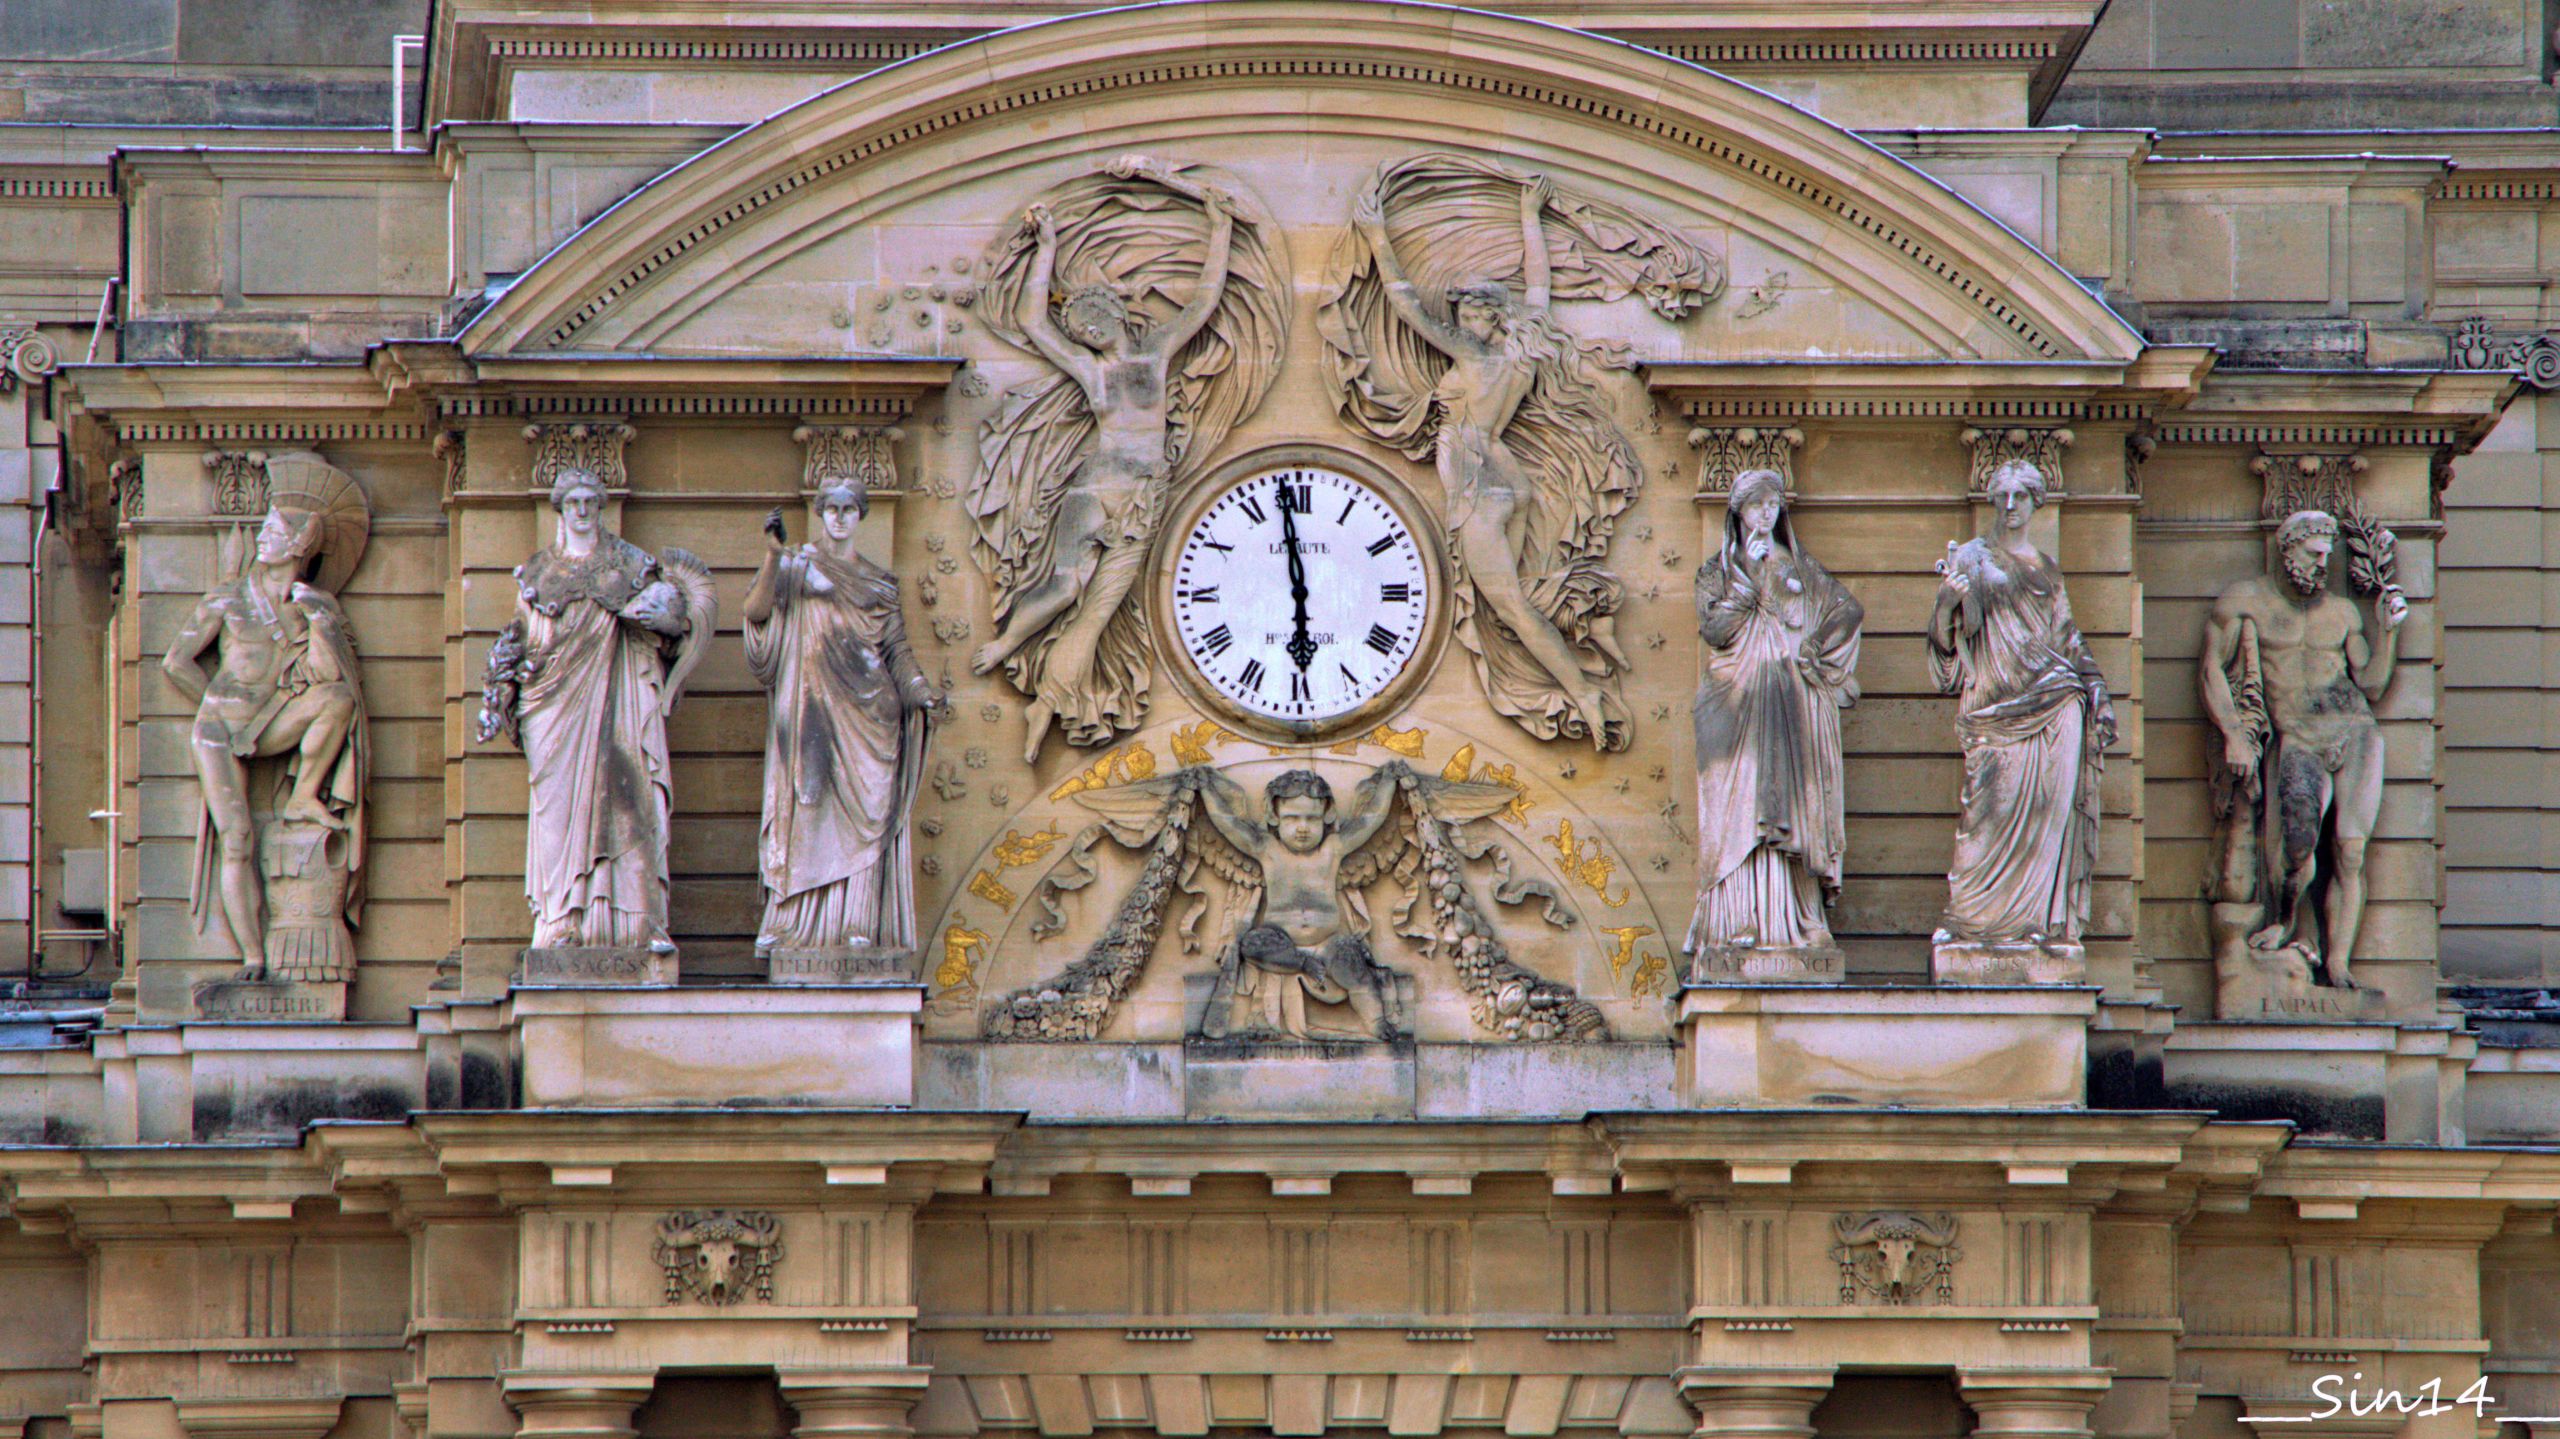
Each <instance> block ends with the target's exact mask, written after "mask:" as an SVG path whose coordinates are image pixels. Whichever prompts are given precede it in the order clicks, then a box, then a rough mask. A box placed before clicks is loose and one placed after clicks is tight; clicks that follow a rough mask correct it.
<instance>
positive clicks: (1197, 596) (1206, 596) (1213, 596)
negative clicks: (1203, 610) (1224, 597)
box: [1183, 585, 1218, 605]
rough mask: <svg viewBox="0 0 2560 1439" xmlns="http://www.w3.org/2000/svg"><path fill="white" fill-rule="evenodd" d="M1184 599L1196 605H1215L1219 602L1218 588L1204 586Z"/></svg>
mask: <svg viewBox="0 0 2560 1439" xmlns="http://www.w3.org/2000/svg"><path fill="white" fill-rule="evenodd" d="M1183 599H1185V600H1187V601H1189V602H1190V603H1192V604H1195V605H1214V604H1216V603H1217V602H1218V587H1217V586H1216V585H1202V586H1201V587H1200V588H1198V589H1196V590H1192V591H1190V592H1189V593H1187V594H1185V595H1184V596H1183Z"/></svg>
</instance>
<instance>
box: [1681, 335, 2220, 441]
mask: <svg viewBox="0 0 2560 1439" xmlns="http://www.w3.org/2000/svg"><path fill="white" fill-rule="evenodd" d="M2213 364H2214V353H2213V351H2212V350H2211V349H2209V348H2206V347H2204V346H2196V345H2183V346H2173V345H2161V346H2153V347H2152V348H2150V349H2147V350H2145V351H2143V352H2142V354H2141V355H2139V356H2138V357H2136V358H2135V359H2134V360H2132V361H2130V362H2124V363H2119V362H2113V361H2106V362H2097V361H2067V360H2056V361H2047V362H2042V363H2035V362H2027V363H2000V362H1992V363H1968V362H1962V361H1920V360H1834V361H1811V362H1806V361H1798V360H1766V361H1760V360H1751V361H1682V362H1673V363H1662V364H1648V365H1646V366H1645V367H1644V378H1645V384H1646V387H1647V388H1648V389H1650V390H1652V392H1653V393H1654V394H1656V395H1659V396H1661V397H1663V398H1665V399H1668V400H1671V401H1673V402H1675V403H1677V404H1680V405H1681V406H1682V407H1683V408H1684V410H1685V412H1686V413H1687V414H1688V415H1689V416H1690V418H1692V419H1696V420H1716V419H1752V418H1769V419H1802V420H1814V419H1881V420H1908V419H1984V420H2037V421H2048V420H2049V421H2056V422H2060V421H2069V420H2084V419H2093V418H2127V417H2140V416H2144V415H2148V414H2149V413H2151V412H2153V411H2156V410H2159V409H2163V408H2168V407H2174V406H2178V405H2183V404H2185V403H2187V402H2188V401H2189V400H2190V399H2191V398H2192V397H2194V396H2195V395H2196V394H2197V393H2198V392H2199V391H2200V390H2201V389H2202V388H2203V387H2204V386H2205V385H2207V384H2208V383H2209V382H2208V380H2207V378H2206V377H2207V376H2208V375H2210V374H2211V372H2212V370H2213Z"/></svg>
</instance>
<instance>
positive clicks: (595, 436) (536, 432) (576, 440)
mask: <svg viewBox="0 0 2560 1439" xmlns="http://www.w3.org/2000/svg"><path fill="white" fill-rule="evenodd" d="M639 433H640V432H639V431H637V430H635V429H633V428H631V427H630V426H629V425H626V424H624V423H622V422H621V421H620V420H577V421H557V422H555V421H536V422H535V423H533V424H530V425H527V426H525V427H524V437H525V439H526V440H527V441H528V442H529V443H531V444H532V446H533V487H534V488H535V489H538V490H548V489H550V488H551V486H552V484H553V482H555V481H557V480H558V479H559V478H560V472H561V471H562V470H585V471H586V472H587V473H588V474H591V475H593V476H595V477H596V479H597V480H598V481H599V482H601V483H602V484H603V485H604V488H605V492H606V493H607V494H612V495H619V494H621V493H622V492H623V491H625V490H628V489H630V488H631V470H630V467H629V466H628V465H626V464H625V463H624V462H623V458H622V447H623V446H624V445H626V444H629V443H630V442H631V440H632V439H633V438H634V437H635V436H637V435H638V434H639Z"/></svg>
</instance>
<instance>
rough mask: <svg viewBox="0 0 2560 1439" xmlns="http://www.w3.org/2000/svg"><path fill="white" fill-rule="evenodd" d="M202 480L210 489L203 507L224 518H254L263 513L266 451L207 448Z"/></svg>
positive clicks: (265, 501) (265, 486)
mask: <svg viewBox="0 0 2560 1439" xmlns="http://www.w3.org/2000/svg"><path fill="white" fill-rule="evenodd" d="M204 477H205V483H206V484H207V485H209V486H210V487H211V489H212V494H211V497H210V500H209V503H208V504H207V506H206V508H207V509H209V510H211V511H212V512H213V513H214V514H216V515H220V516H222V517H224V518H226V519H254V518H256V517H257V516H259V515H263V514H265V513H266V512H267V452H266V451H264V450H207V451H205V452H204Z"/></svg>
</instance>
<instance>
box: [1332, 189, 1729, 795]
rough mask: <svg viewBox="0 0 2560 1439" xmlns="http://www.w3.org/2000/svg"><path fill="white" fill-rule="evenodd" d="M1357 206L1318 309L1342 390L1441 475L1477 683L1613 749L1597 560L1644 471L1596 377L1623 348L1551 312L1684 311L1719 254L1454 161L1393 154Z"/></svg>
mask: <svg viewBox="0 0 2560 1439" xmlns="http://www.w3.org/2000/svg"><path fill="white" fill-rule="evenodd" d="M1352 221H1353V224H1352V229H1351V232H1350V233H1349V234H1348V235H1347V236H1345V238H1344V240H1343V242H1342V245H1341V247H1340V248H1338V249H1337V250H1336V251H1335V254H1334V257H1333V263H1332V265H1331V267H1330V271H1329V276H1330V290H1331V295H1330V298H1328V299H1327V300H1326V302H1325V304H1324V306H1323V308H1322V309H1321V310H1320V311H1319V319H1320V323H1321V325H1322V326H1323V330H1324V338H1325V343H1326V346H1327V348H1328V351H1329V353H1328V355H1327V357H1326V358H1327V361H1328V368H1329V370H1330V371H1331V375H1332V379H1333V382H1334V385H1335V389H1336V404H1337V406H1338V408H1339V410H1340V412H1341V414H1342V417H1343V419H1344V421H1345V422H1346V423H1348V424H1350V425H1351V426H1352V427H1353V428H1354V429H1358V430H1361V431H1363V432H1364V433H1367V434H1369V435H1372V436H1374V437H1376V438H1377V439H1379V440H1382V441H1385V442H1386V443H1388V444H1392V445H1394V446H1396V447H1397V448H1399V449H1401V450H1403V451H1404V452H1405V453H1406V454H1407V455H1409V456H1411V457H1412V458H1414V459H1417V460H1419V459H1422V458H1424V457H1426V456H1428V457H1430V458H1431V460H1432V461H1433V464H1434V466H1435V467H1436V468H1437V469H1438V471H1439V475H1440V484H1441V487H1442V492H1443V495H1444V497H1445V503H1446V505H1447V511H1446V514H1447V522H1448V526H1449V534H1450V541H1451V549H1452V551H1453V554H1454V558H1455V560H1456V568H1457V570H1458V571H1459V574H1460V578H1461V579H1462V580H1463V581H1464V583H1462V584H1460V585H1459V586H1458V587H1457V622H1456V627H1457V633H1458V638H1459V641H1460V642H1461V643H1462V644H1464V645H1465V646H1466V648H1467V651H1468V653H1469V654H1470V655H1472V656H1473V657H1474V661H1475V668H1476V675H1477V678H1478V680H1479V682H1480V683H1481V684H1482V685H1483V687H1484V690H1485V695H1486V698H1487V699H1489V700H1490V701H1491V702H1492V704H1493V707H1494V708H1495V709H1496V710H1499V711H1500V712H1501V713H1503V714H1505V715H1508V716H1510V717H1511V718H1512V719H1513V720H1514V721H1516V722H1517V723H1518V724H1519V725H1520V727H1521V728H1523V729H1525V730H1527V731H1529V732H1530V733H1531V734H1534V735H1536V736H1538V737H1539V738H1541V739H1555V738H1559V737H1564V738H1576V739H1588V740H1590V741H1591V743H1592V745H1593V746H1594V747H1595V748H1598V749H1602V750H1622V749H1625V748H1626V747H1627V743H1628V740H1629V738H1630V724H1629V716H1628V714H1627V710H1626V705H1625V703H1624V701H1623V700H1621V699H1620V698H1619V695H1618V684H1619V676H1620V675H1621V674H1622V673H1623V672H1624V671H1625V670H1626V668H1627V657H1626V654H1625V652H1624V651H1623V650H1621V649H1620V648H1619V647H1618V642H1617V638H1616V635H1615V633H1614V630H1615V626H1616V617H1617V611H1618V605H1619V602H1620V599H1621V586H1620V585H1619V582H1618V578H1617V576H1616V575H1614V574H1612V573H1611V572H1610V571H1609V569H1608V567H1607V560H1608V551H1609V541H1610V537H1611V535H1612V533H1613V532H1614V530H1615V528H1616V523H1617V517H1618V516H1619V515H1620V514H1622V513H1623V512H1624V511H1625V510H1626V508H1627V506H1628V505H1629V504H1630V503H1632V502H1633V501H1634V499H1635V494H1636V490H1637V488H1638V487H1639V486H1640V484H1641V483H1642V479H1643V472H1642V469H1641V468H1640V466H1639V465H1638V463H1637V460H1636V455H1635V450H1634V447H1633V446H1632V445H1630V444H1629V443H1628V441H1627V437H1626V436H1625V435H1624V434H1623V433H1621V432H1620V431H1619V429H1618V427H1617V425H1616V423H1615V422H1614V421H1613V420H1611V419H1610V417H1609V414H1608V408H1607V403H1606V400H1605V398H1604V397H1603V396H1602V395H1601V393H1600V391H1599V389H1598V387H1597V386H1596V385H1595V384H1594V383H1593V380H1592V377H1591V374H1590V361H1591V359H1592V358H1593V357H1594V356H1593V352H1594V351H1599V352H1600V353H1599V356H1598V357H1599V358H1601V359H1603V360H1604V361H1606V362H1611V363H1617V362H1620V356H1619V354H1618V353H1617V351H1616V350H1615V349H1614V348H1610V347H1602V346H1595V345H1591V344H1588V343H1586V342H1584V341H1581V340H1579V339H1577V338H1575V337H1574V336H1573V335H1571V334H1570V333H1568V332H1566V331H1565V330H1564V329H1563V328H1562V327H1561V326H1559V325H1558V324H1557V323H1556V320H1555V316H1554V314H1553V312H1552V310H1551V308H1550V307H1551V305H1552V303H1553V302H1554V301H1555V300H1557V299H1559V298H1590V299H1615V298H1618V297H1620V296H1623V295H1626V294H1629V293H1632V292H1638V291H1641V292H1642V293H1643V294H1644V296H1645V299H1646V302H1647V303H1648V304H1649V305H1651V306H1652V307H1653V309H1654V310H1655V311H1656V312H1657V313H1660V314H1662V315H1664V316H1666V317H1669V318H1674V319H1677V318H1680V317H1682V316H1685V315H1687V314H1688V313H1690V312H1691V311H1692V310H1694V309H1696V308H1697V307H1698V306H1699V305H1701V304H1703V303H1705V301H1706V299H1707V298H1708V296H1709V295H1711V294H1713V293H1714V292H1715V290H1716V289H1718V288H1719V287H1720V286H1721V285H1722V283H1723V275H1722V267H1721V266H1720V265H1719V264H1718V262H1717V261H1716V260H1715V259H1714V258H1712V257H1711V256H1709V255H1707V254H1706V253H1705V252H1704V251H1702V250H1700V249H1699V248H1698V247H1697V246H1696V245H1695V244H1694V243H1693V242H1691V241H1689V240H1687V239H1685V238H1683V237H1681V236H1678V235H1675V234H1672V233H1671V232H1669V231H1668V230H1666V229H1664V228H1662V227H1661V226H1658V225H1655V224H1653V223H1652V222H1650V221H1647V220H1644V219H1641V218H1639V217H1637V216H1636V215H1634V214H1632V213H1630V212H1628V211H1626V210H1623V209H1620V208H1619V207H1617V206H1614V205H1610V204H1607V203H1605V202H1602V201H1598V200H1592V199H1588V198H1585V197H1581V196H1574V195H1566V194H1561V193H1559V192H1558V191H1556V190H1555V188H1554V187H1553V186H1552V184H1550V182H1548V181H1547V180H1546V179H1545V178H1544V177H1541V176H1526V175H1518V174H1514V173H1513V172H1511V171H1509V170H1507V169H1505V168H1503V167H1502V166H1499V165H1495V164H1492V163H1490V162H1487V161H1482V160H1476V159H1472V158H1469V157H1467V156H1463V155H1453V154H1432V155H1420V156H1416V157H1414V158H1412V159H1408V160H1403V161H1398V162H1393V163H1390V164H1388V165H1387V166H1385V167H1383V168H1382V169H1381V170H1380V171H1379V173H1378V177H1377V179H1376V180H1375V181H1374V182H1373V183H1372V184H1371V185H1370V186H1369V188H1368V189H1367V190H1366V191H1364V192H1363V193H1362V194H1361V196H1360V198H1359V199H1358V200H1357V201H1355V202H1354V205H1353V211H1352ZM1551 227H1552V229H1553V231H1554V234H1553V235H1552V236H1551V234H1550V229H1551ZM1514 284H1517V285H1518V286H1520V293H1518V294H1517V295H1515V292H1514V290H1513V286H1514Z"/></svg>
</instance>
